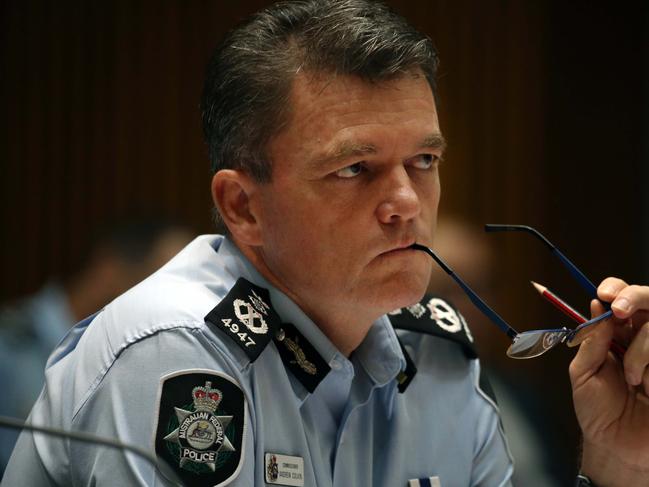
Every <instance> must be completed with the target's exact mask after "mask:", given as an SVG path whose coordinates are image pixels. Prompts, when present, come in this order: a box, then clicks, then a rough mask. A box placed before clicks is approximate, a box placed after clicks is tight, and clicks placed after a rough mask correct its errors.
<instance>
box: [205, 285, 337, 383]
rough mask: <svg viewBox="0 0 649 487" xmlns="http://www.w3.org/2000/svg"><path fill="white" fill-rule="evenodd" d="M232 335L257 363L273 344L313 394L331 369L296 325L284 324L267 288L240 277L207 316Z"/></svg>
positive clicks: (211, 322) (215, 325) (214, 324)
mask: <svg viewBox="0 0 649 487" xmlns="http://www.w3.org/2000/svg"><path fill="white" fill-rule="evenodd" d="M205 321H206V322H207V323H208V324H209V325H211V326H213V327H215V328H218V329H219V330H221V331H223V332H224V333H225V334H226V335H227V336H229V337H230V338H231V339H232V341H234V343H236V344H237V346H238V347H239V348H241V349H242V350H243V351H244V352H245V353H246V355H247V356H248V358H249V359H250V361H251V362H254V361H255V360H256V359H257V357H259V355H260V354H261V352H262V351H263V350H264V349H265V348H266V346H267V345H268V344H269V343H270V341H271V340H272V341H274V342H275V345H276V346H277V350H278V351H279V355H280V357H281V359H282V362H283V363H284V366H285V367H286V368H287V369H289V370H290V371H291V372H292V373H293V375H294V376H295V377H296V378H297V379H298V380H299V381H300V383H301V384H302V385H303V386H304V387H305V388H306V389H307V390H308V391H309V392H313V391H314V390H315V388H316V387H317V386H318V384H319V383H320V382H321V381H322V379H324V378H325V376H326V375H327V374H328V373H329V371H330V370H331V368H330V367H329V365H328V364H327V362H325V360H324V359H323V358H322V357H321V356H320V354H319V353H318V352H317V350H316V349H315V348H314V347H313V345H311V344H310V343H309V342H308V341H307V339H306V338H305V337H304V336H302V334H300V332H299V331H298V330H297V328H296V327H295V326H293V325H292V324H290V323H282V320H281V318H280V317H279V315H278V314H277V312H276V311H275V310H274V309H273V307H272V306H271V301H270V294H269V292H268V290H267V289H264V288H262V287H259V286H256V285H254V284H253V283H251V282H250V281H248V280H246V279H244V278H243V277H240V278H239V279H237V282H236V283H235V284H234V286H233V287H232V289H230V292H228V294H227V295H226V296H225V297H224V298H223V300H221V302H220V303H219V304H218V305H216V306H215V307H214V309H213V310H212V311H210V312H209V313H208V314H207V316H206V317H205Z"/></svg>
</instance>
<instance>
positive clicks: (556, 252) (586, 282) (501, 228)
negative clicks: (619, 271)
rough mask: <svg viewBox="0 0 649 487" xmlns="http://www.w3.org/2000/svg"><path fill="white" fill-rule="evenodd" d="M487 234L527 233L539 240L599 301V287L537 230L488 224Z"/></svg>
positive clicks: (486, 227) (527, 227)
mask: <svg viewBox="0 0 649 487" xmlns="http://www.w3.org/2000/svg"><path fill="white" fill-rule="evenodd" d="M484 229H485V231H486V232H512V231H513V232H526V233H529V234H531V235H533V236H535V237H536V238H537V239H539V240H540V241H541V242H543V244H545V246H546V247H548V249H550V252H552V253H553V254H554V255H556V256H557V257H558V258H559V260H560V261H561V262H562V263H563V265H564V267H566V269H568V272H570V274H572V276H573V277H574V278H575V279H576V280H577V282H578V283H579V284H580V285H581V287H583V288H584V289H585V290H586V292H587V293H588V294H589V295H590V297H591V298H592V299H597V287H596V286H595V285H594V284H593V283H592V282H591V280H590V279H588V278H587V277H586V276H585V275H584V273H583V272H581V271H580V270H579V269H578V268H577V266H576V265H575V264H573V263H572V262H571V261H570V259H568V257H566V256H565V255H563V254H562V253H561V251H559V249H557V248H556V247H555V246H554V245H552V243H551V242H550V241H549V240H548V239H547V238H545V237H544V236H543V234H541V232H539V231H538V230H536V229H535V228H532V227H529V226H527V225H495V224H487V225H485V226H484Z"/></svg>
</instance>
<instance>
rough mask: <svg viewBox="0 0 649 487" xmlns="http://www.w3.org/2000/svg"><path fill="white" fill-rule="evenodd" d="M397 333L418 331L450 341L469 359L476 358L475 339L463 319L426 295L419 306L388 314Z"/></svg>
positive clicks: (450, 308)
mask: <svg viewBox="0 0 649 487" xmlns="http://www.w3.org/2000/svg"><path fill="white" fill-rule="evenodd" d="M388 316H389V318H390V321H391V322H392V325H393V326H394V327H395V328H396V329H400V330H409V331H416V332H419V333H426V334H428V335H434V336H437V337H439V338H443V339H446V340H451V341H453V342H455V343H457V344H458V345H460V346H461V347H462V350H463V351H464V353H465V354H466V356H467V357H468V358H472V359H473V358H477V357H478V355H477V353H476V350H475V347H474V345H473V336H472V335H471V332H470V331H469V327H468V326H467V324H466V321H465V320H464V317H462V315H461V314H460V313H458V312H457V311H456V310H455V308H453V306H451V305H450V304H448V303H447V302H446V301H444V300H443V299H440V298H437V297H434V296H430V295H426V296H424V298H423V299H422V300H421V301H420V302H419V303H416V304H414V305H412V306H408V307H406V308H401V309H398V310H396V311H393V312H392V313H389V315H388Z"/></svg>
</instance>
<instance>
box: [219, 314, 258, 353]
mask: <svg viewBox="0 0 649 487" xmlns="http://www.w3.org/2000/svg"><path fill="white" fill-rule="evenodd" d="M221 321H222V322H223V325H224V326H225V327H226V328H227V329H228V330H230V333H233V334H235V335H237V336H238V337H239V340H241V341H242V342H244V343H245V344H246V347H254V346H255V345H256V343H255V341H254V340H253V339H252V338H250V337H249V336H248V334H247V333H246V332H245V331H242V332H240V331H239V330H240V328H239V325H238V324H236V323H232V319H231V318H221Z"/></svg>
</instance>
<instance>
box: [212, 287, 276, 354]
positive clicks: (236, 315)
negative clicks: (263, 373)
mask: <svg viewBox="0 0 649 487" xmlns="http://www.w3.org/2000/svg"><path fill="white" fill-rule="evenodd" d="M205 321H206V322H207V323H208V324H210V325H212V326H214V327H216V328H218V329H219V330H222V331H223V332H225V334H226V335H227V336H229V337H230V338H231V339H232V341H234V343H236V344H237V346H239V347H240V348H241V349H242V350H243V351H244V352H245V353H246V355H248V357H249V358H250V361H251V362H254V361H255V360H256V359H257V357H259V354H260V353H261V352H262V351H263V350H264V348H266V345H268V343H269V342H270V340H271V339H272V338H273V336H274V334H275V331H276V330H277V329H278V328H279V326H280V325H281V320H280V318H279V315H278V314H277V313H276V312H275V310H274V309H273V308H272V306H271V303H270V294H269V293H268V290H267V289H264V288H263V287H259V286H255V285H254V284H253V283H251V282H250V281H248V280H246V279H244V278H243V277H240V278H239V279H237V282H236V283H235V284H234V286H233V287H232V289H230V292H229V293H228V294H227V295H226V296H225V297H224V298H223V299H222V300H221V302H220V303H219V304H217V305H216V306H215V307H214V309H213V310H212V311H210V312H209V313H208V314H207V316H206V317H205Z"/></svg>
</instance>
